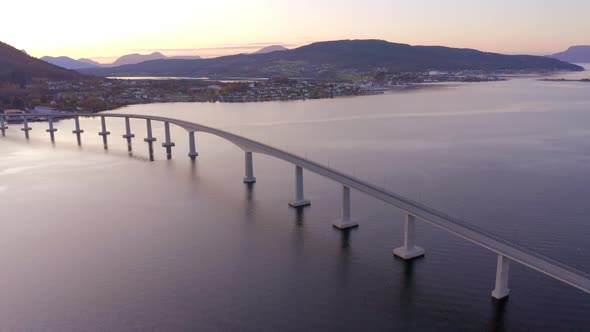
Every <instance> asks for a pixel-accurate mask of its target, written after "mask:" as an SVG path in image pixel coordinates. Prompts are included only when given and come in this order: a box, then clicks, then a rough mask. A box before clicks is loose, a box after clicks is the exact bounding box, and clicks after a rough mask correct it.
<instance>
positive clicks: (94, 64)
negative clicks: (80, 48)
mask: <svg viewBox="0 0 590 332" xmlns="http://www.w3.org/2000/svg"><path fill="white" fill-rule="evenodd" d="M78 61H79V62H84V63H86V64H89V65H91V67H95V66H96V67H100V66H102V64H100V63H98V62H96V61H94V60H92V59H86V58H80V59H78Z"/></svg>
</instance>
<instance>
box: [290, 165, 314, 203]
mask: <svg viewBox="0 0 590 332" xmlns="http://www.w3.org/2000/svg"><path fill="white" fill-rule="evenodd" d="M310 204H311V202H310V201H309V200H308V199H305V198H303V168H301V166H298V165H295V199H294V200H292V201H290V202H289V205H290V206H292V207H301V206H307V205H310Z"/></svg>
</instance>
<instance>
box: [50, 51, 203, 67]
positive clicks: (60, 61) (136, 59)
mask: <svg viewBox="0 0 590 332" xmlns="http://www.w3.org/2000/svg"><path fill="white" fill-rule="evenodd" d="M163 59H185V60H197V59H201V57H199V56H172V57H167V56H165V55H164V54H162V53H160V52H154V53H152V54H138V53H134V54H127V55H123V56H121V57H120V58H118V59H117V60H115V62H113V63H111V64H100V63H98V62H96V61H94V60H91V59H84V58H82V59H78V60H76V59H72V58H70V57H67V56H58V57H51V56H44V57H42V58H41V60H43V61H45V62H49V63H51V64H54V65H56V66H60V67H63V68H66V69H75V70H78V69H82V68H100V67H116V66H123V65H133V64H137V63H141V62H145V61H151V60H163Z"/></svg>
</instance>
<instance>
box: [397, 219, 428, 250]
mask: <svg viewBox="0 0 590 332" xmlns="http://www.w3.org/2000/svg"><path fill="white" fill-rule="evenodd" d="M415 241H416V217H414V216H413V215H411V214H409V213H406V220H405V225H404V245H403V246H402V247H399V248H395V249H393V254H394V255H395V256H397V257H399V258H401V259H405V260H410V259H414V258H418V257H421V256H424V253H425V251H424V249H422V248H420V247H418V246H416V242H415Z"/></svg>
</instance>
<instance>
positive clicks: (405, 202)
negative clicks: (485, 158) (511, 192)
mask: <svg viewBox="0 0 590 332" xmlns="http://www.w3.org/2000/svg"><path fill="white" fill-rule="evenodd" d="M14 117H18V120H19V122H21V121H22V125H23V127H22V128H21V130H22V131H23V132H24V135H25V137H26V138H27V139H29V131H30V130H32V128H31V127H30V126H29V120H30V119H31V118H32V117H38V116H36V115H29V114H25V115H2V114H0V131H1V134H2V136H5V135H6V131H7V130H8V129H9V127H8V126H7V121H8V120H14ZM46 117H47V124H48V128H47V129H46V132H47V133H49V135H50V138H51V140H52V141H54V140H55V132H56V131H57V129H56V128H54V120H56V119H63V118H73V120H74V126H75V128H74V130H73V131H72V133H73V134H75V135H76V137H77V141H78V144H81V134H82V133H84V130H82V129H81V128H80V122H79V119H80V117H100V122H101V131H100V132H99V133H98V135H100V136H102V139H103V143H104V147H105V149H106V148H107V142H108V136H109V135H110V132H109V131H107V128H106V121H105V118H120V119H123V120H124V121H125V134H124V135H123V138H124V139H126V140H127V143H128V146H129V149H131V140H132V139H133V138H134V137H135V134H133V133H132V132H131V126H130V119H140V120H145V122H146V127H145V130H146V138H145V139H144V141H145V142H146V143H147V144H148V148H149V155H150V159H151V160H153V145H154V142H156V140H157V139H156V138H155V137H154V135H153V133H152V121H159V122H163V123H164V139H165V141H164V143H162V147H164V148H165V149H166V155H167V158H168V159H170V158H172V147H174V146H175V144H174V142H172V141H171V135H170V125H171V124H173V125H176V126H179V127H181V128H183V129H185V130H186V131H187V132H188V141H189V151H188V157H189V158H191V159H192V160H195V158H196V157H197V156H198V153H197V150H196V141H195V132H203V133H208V134H211V135H215V136H218V137H221V138H224V139H226V140H228V141H230V142H231V143H233V144H235V145H237V146H238V147H239V148H241V149H242V150H243V151H244V154H245V167H244V168H245V176H244V179H243V181H244V182H245V183H254V182H256V178H255V177H254V168H253V158H252V154H253V153H259V154H265V155H268V156H272V157H274V158H277V159H280V160H283V161H286V162H288V163H291V164H293V165H294V166H295V192H294V197H293V200H292V201H290V202H289V205H291V206H293V207H303V206H306V205H309V204H310V201H309V200H307V199H305V197H304V190H303V170H304V169H305V170H307V171H309V172H313V173H316V174H319V175H321V176H324V177H326V178H328V179H331V180H333V181H336V182H337V183H340V184H341V185H342V210H341V214H340V218H338V219H337V220H335V221H334V222H333V226H334V227H336V228H338V229H347V228H351V227H357V226H358V221H356V220H354V219H352V218H351V206H350V190H351V189H354V190H357V191H359V192H362V193H365V194H367V195H369V196H372V197H374V198H376V199H379V200H381V201H383V202H386V203H388V204H390V205H393V206H395V207H396V208H398V209H400V210H402V211H404V213H405V223H404V242H403V244H402V245H401V246H400V247H398V248H395V249H394V250H393V254H394V255H395V256H397V257H399V258H401V259H404V260H410V259H414V258H418V257H421V256H423V255H424V254H425V250H424V249H423V248H421V247H419V246H417V245H416V243H415V236H416V231H415V223H416V221H417V220H420V221H423V222H427V223H429V224H431V225H433V226H436V227H438V228H440V229H443V230H445V231H447V232H449V233H452V234H454V235H456V236H459V237H461V238H463V239H465V240H467V241H470V242H472V243H475V244H477V245H479V246H481V247H483V248H485V249H488V250H490V251H492V252H494V253H496V254H497V255H498V259H497V265H496V282H495V288H494V289H493V291H492V297H494V298H496V299H499V300H500V299H504V298H507V297H508V295H509V293H510V289H509V288H508V279H509V269H510V264H511V263H513V262H514V263H519V264H522V265H524V266H527V267H529V268H531V269H533V270H535V271H538V272H541V273H543V274H545V275H547V276H549V277H552V278H554V279H557V280H559V281H561V282H563V283H566V284H568V285H570V286H573V287H576V288H578V289H580V290H582V291H584V292H586V293H590V274H588V273H585V272H582V271H579V270H577V269H575V268H573V267H570V266H568V265H566V264H563V263H561V262H558V261H556V260H554V259H551V258H549V257H547V256H545V255H543V254H541V253H539V252H536V251H534V250H532V249H529V248H526V247H523V246H521V245H519V244H518V243H515V242H512V241H509V240H507V239H504V238H501V237H499V236H497V235H495V234H493V233H491V232H489V231H487V230H484V229H482V228H479V227H476V226H474V225H471V224H469V223H466V222H465V221H462V220H459V219H457V218H453V217H451V216H449V215H447V214H445V213H443V212H440V211H437V210H435V209H433V208H431V207H428V206H426V205H424V204H421V203H419V202H416V201H413V200H411V199H408V198H405V197H403V196H401V195H398V194H396V193H394V192H391V191H389V190H386V189H384V188H381V187H378V186H376V185H373V184H371V183H368V182H365V181H363V180H360V179H358V178H356V177H354V176H351V175H348V174H344V173H342V172H339V171H338V170H335V169H333V168H330V167H328V166H325V165H322V164H319V163H317V162H314V161H311V160H307V159H306V158H303V157H300V156H297V155H295V154H292V153H289V152H287V151H284V150H281V149H278V148H275V147H272V146H269V145H266V144H263V143H260V142H257V141H254V140H252V139H249V138H246V137H242V136H239V135H236V134H233V133H230V132H227V131H223V130H220V129H216V128H212V127H208V126H204V125H200V124H197V123H192V122H187V121H182V120H177V119H172V118H166V117H161V116H147V115H133V114H114V113H108V114H75V115H50V116H46Z"/></svg>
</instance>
